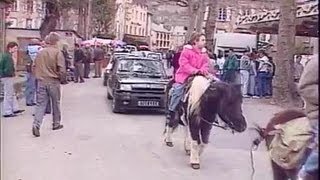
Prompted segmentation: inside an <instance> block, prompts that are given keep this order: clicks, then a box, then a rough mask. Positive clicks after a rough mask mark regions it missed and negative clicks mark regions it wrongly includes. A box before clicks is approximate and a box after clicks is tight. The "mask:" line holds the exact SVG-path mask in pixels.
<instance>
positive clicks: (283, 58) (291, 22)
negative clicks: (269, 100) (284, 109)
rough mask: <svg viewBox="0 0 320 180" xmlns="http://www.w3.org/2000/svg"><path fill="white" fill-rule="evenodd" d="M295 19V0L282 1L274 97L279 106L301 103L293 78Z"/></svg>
mask: <svg viewBox="0 0 320 180" xmlns="http://www.w3.org/2000/svg"><path fill="white" fill-rule="evenodd" d="M295 19H296V3H295V0H281V1H280V22H279V33H278V42H277V53H276V58H275V64H276V73H275V78H274V84H273V88H274V96H273V97H274V101H275V102H276V103H277V104H287V105H289V106H295V105H297V104H298V103H299V97H298V93H297V88H296V85H295V83H294V76H293V72H294V61H293V60H294V52H295V34H296V24H295Z"/></svg>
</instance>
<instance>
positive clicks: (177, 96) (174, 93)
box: [168, 83, 186, 111]
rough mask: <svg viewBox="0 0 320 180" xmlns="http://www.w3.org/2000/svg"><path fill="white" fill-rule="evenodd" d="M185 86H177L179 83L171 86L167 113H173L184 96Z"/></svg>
mask: <svg viewBox="0 0 320 180" xmlns="http://www.w3.org/2000/svg"><path fill="white" fill-rule="evenodd" d="M185 86H186V84H179V83H174V84H173V85H172V88H171V89H170V92H169V96H170V97H171V98H170V103H169V108H168V109H169V111H175V110H176V108H177V106H178V105H179V103H180V101H181V100H182V98H183V94H184V88H185Z"/></svg>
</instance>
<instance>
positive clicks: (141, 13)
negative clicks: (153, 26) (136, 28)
mask: <svg viewBox="0 0 320 180" xmlns="http://www.w3.org/2000/svg"><path fill="white" fill-rule="evenodd" d="M140 20H141V21H142V12H141V13H140Z"/></svg>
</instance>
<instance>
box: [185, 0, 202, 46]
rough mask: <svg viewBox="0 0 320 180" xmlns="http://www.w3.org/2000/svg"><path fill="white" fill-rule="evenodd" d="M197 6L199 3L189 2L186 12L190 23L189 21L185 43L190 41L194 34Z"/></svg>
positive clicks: (192, 0) (195, 1) (195, 0)
mask: <svg viewBox="0 0 320 180" xmlns="http://www.w3.org/2000/svg"><path fill="white" fill-rule="evenodd" d="M198 4H199V3H198V2H197V0H190V2H189V6H188V12H189V17H190V21H189V27H188V31H187V34H186V42H188V41H189V40H190V37H191V35H192V33H193V32H194V27H195V25H196V18H197V12H198V9H199V6H198Z"/></svg>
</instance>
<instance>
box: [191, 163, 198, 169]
mask: <svg viewBox="0 0 320 180" xmlns="http://www.w3.org/2000/svg"><path fill="white" fill-rule="evenodd" d="M191 167H192V169H200V164H199V163H191Z"/></svg>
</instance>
